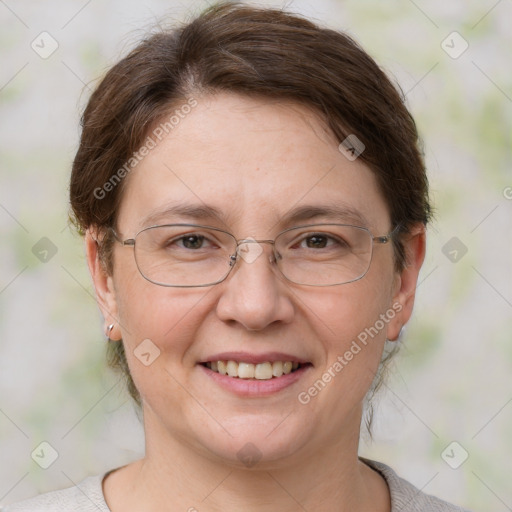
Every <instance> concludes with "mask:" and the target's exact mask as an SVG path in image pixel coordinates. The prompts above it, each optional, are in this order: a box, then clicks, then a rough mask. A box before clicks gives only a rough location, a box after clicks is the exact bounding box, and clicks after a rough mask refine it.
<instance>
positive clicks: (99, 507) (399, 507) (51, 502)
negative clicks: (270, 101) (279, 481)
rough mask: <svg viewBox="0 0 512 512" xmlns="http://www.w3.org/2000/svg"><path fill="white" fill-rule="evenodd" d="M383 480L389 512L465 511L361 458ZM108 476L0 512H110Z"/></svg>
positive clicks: (92, 479) (100, 476) (384, 467)
mask: <svg viewBox="0 0 512 512" xmlns="http://www.w3.org/2000/svg"><path fill="white" fill-rule="evenodd" d="M361 460H363V461H364V462H365V463H366V464H367V465H368V466H370V467H371V468H373V469H374V470H376V471H378V472H379V473H380V474H381V475H382V476H383V477H384V479H385V480H386V482H387V484H388V486H389V490H390V494H391V512H468V511H466V510H465V509H462V508H460V507H456V506H454V505H450V504H449V503H446V502H445V501H442V500H440V499H438V498H435V497H433V496H430V495H428V494H425V493H423V492H421V491H420V490H418V489H416V487H414V486H413V485H412V484H410V483H409V482H407V481H405V480H403V479H402V478H400V477H399V476H398V475H397V474H396V473H395V472H394V471H393V470H392V469H391V468H390V467H389V466H386V465H385V464H382V463H380V462H375V461H371V460H368V459H361ZM106 474H107V473H105V474H103V475H98V476H91V477H89V478H86V479H85V480H83V481H82V482H81V483H79V484H78V485H77V486H75V487H70V488H69V489H64V490H62V491H53V492H49V493H46V494H41V495H40V496H36V497H35V498H32V499H29V500H26V501H22V502H19V503H15V504H13V505H9V506H7V507H5V508H1V509H0V512H71V511H73V512H111V511H110V509H109V508H108V506H107V504H106V503H105V497H104V496H103V490H102V482H103V478H104V477H105V475H106Z"/></svg>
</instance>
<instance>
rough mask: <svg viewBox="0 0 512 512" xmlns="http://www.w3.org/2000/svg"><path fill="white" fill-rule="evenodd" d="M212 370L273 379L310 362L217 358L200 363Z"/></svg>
mask: <svg viewBox="0 0 512 512" xmlns="http://www.w3.org/2000/svg"><path fill="white" fill-rule="evenodd" d="M200 364H201V365H202V366H204V367H206V368H208V369H210V370H211V371H212V372H215V373H218V374H220V375H224V376H227V377H231V378H233V379H244V380H273V379H279V378H280V377H282V376H283V375H288V374H290V373H295V372H297V371H298V370H301V369H303V368H305V367H308V366H312V365H311V363H302V362H298V361H264V362H261V363H257V364H254V363H247V362H244V361H233V360H218V361H207V362H203V363H200Z"/></svg>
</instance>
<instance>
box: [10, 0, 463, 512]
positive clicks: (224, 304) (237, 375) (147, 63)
mask: <svg viewBox="0 0 512 512" xmlns="http://www.w3.org/2000/svg"><path fill="white" fill-rule="evenodd" d="M70 194H71V205H72V209H73V214H74V219H75V220H76V223H77V225H78V227H79V229H80V230H81V231H82V232H83V233H84V234H85V244H86V252H87V261H88V264H89V268H90V271H91V275H92V279H93V282H94V286H95V289H96V293H97V299H98V303H99V306H100V308H101V310H102V312H103V315H104V318H105V332H106V335H107V337H108V340H109V351H110V356H111V360H112V364H113V365H116V366H118V367H120V368H121V370H122V371H123V372H124V373H125V375H126V377H127V381H128V386H129V389H130V392H131V394H132V396H133V398H134V399H135V400H136V402H137V403H138V404H139V405H140V406H141V408H142V411H143V417H144V429H145V436H146V453H145V456H144V458H143V459H141V460H138V461H135V462H132V463H131V464H128V465H127V466H124V467H121V468H117V469H114V470H112V471H110V472H108V473H107V474H106V475H99V476H97V477H91V478H88V479H87V480H85V481H84V482H82V483H81V484H80V485H79V486H78V487H77V488H76V487H75V488H71V489H67V490H64V491H56V492H53V493H49V494H46V495H42V496H40V497H37V498H35V499H33V500H29V501H27V502H23V503H20V504H17V505H13V506H11V507H9V508H8V509H7V510H8V511H13V512H14V511H29V510H30V511H34V510H49V511H50V510H52V511H57V510H58V511H64V510H66V511H69V510H79V511H86V510H101V511H108V510H110V511H112V512H120V511H131V510H133V511H139V510H148V511H153V510H154V511H166V510H169V511H175V510H188V511H196V510H198V511H221V510H222V511H231V510H244V511H275V510H289V511H295V510H307V511H310V512H312V511H324V510H337V511H338V510H339V511H351V512H354V511H356V512H357V511H368V510H372V511H379V512H385V511H393V512H397V511H403V512H405V511H420V510H421V511H452V510H461V509H460V508H457V507H454V506H452V505H449V504H447V503H445V502H442V501H441V500H439V499H437V498H434V497H431V496H427V495H425V494H423V493H422V492H420V491H419V490H417V489H416V488H414V487H413V486H412V485H411V484H409V483H407V482H406V481H404V480H402V479H400V478H399V477H398V476H397V475H396V474H395V473H394V472H393V470H392V469H390V468H389V467H387V466H385V465H384V464H381V463H377V462H374V461H369V460H365V459H360V458H358V442H359V434H360V425H361V420H362V414H363V405H364V401H365V397H366V396H367V395H368V393H371V392H372V391H373V390H374V389H375V388H376V387H378V384H379V382H380V380H379V379H380V378H381V369H382V367H383V361H384V360H385V357H384V356H383V353H384V344H385V341H386V340H391V341H393V340H397V339H398V337H399V334H400V331H401V329H402V327H403V326H404V325H405V324H406V323H407V321H408V320H409V318H410V316H411V313H412V309H413V303H414V295H415V287H416V285H417V279H418V273H419V271H420V268H421V265H422V263H423V259H424V254H425V227H426V225H427V224H428V221H429V219H430V206H429V201H428V185H427V178H426V175H425V168H424V164H423V161H422V158H421V155H420V152H419V150H418V136H417V132H416V128H415V124H414V121H413V120H412V118H411V116H410V114H409V113H408V111H407V109H406V108H405V106H404V104H403V101H402V98H401V96H400V95H399V93H398V92H397V91H396V90H395V88H394V87H393V86H392V85H391V83H390V81H389V80H388V79H387V78H386V77H385V75H384V74H383V73H382V71H381V70H380V69H379V68H378V67H377V65H376V64H375V63H374V61H373V60H372V59H371V58H370V57H369V56H368V55H367V54H366V53H365V52H364V51H363V50H362V49H361V48H359V47H358V46H357V45H356V44H355V43H354V42H353V41H352V40H351V39H350V38H348V37H347V36H345V35H343V34H340V33H337V32H333V31H331V30H326V29H322V28H320V27H317V26H315V25H314V24H312V23H311V22H309V21H307V20H304V19H302V18H299V17H296V16H293V15H291V14H287V13H284V12H282V11H278V10H272V9H256V8H252V7H248V6H243V5H238V4H224V5H217V6H214V7H212V8H210V9H209V10H208V11H206V12H205V13H203V14H202V15H201V16H199V17H198V18H197V19H195V20H193V21H192V22H191V23H189V24H188V25H186V26H184V27H183V28H180V29H176V30H174V31H168V32H161V33H158V34H156V35H153V36H151V37H148V39H146V40H145V41H143V42H142V43H141V44H140V45H139V46H138V47H137V48H136V49H135V50H133V51H132V52H131V53H130V54H129V55H128V56H127V57H126V58H124V59H123V60H122V61H120V62H119V63H118V64H117V65H115V66H114V67H113V68H112V69H111V70H110V71H109V72H108V73H107V75H106V76H105V78H104V79H103V80H102V82H101V83H100V84H99V86H98V87H97V89H96V90H95V92H94V93H93V95H92V97H91V99H90V101H89V104H88V106H87V108H86V110H85V113H84V117H83V133H82V137H81V142H80V147H79V150H78V152H77V155H76V158H75V161H74V165H73V172H72V177H71V187H70Z"/></svg>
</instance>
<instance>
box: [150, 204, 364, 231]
mask: <svg viewBox="0 0 512 512" xmlns="http://www.w3.org/2000/svg"><path fill="white" fill-rule="evenodd" d="M176 217H180V218H181V219H190V220H192V221H201V222H205V221H209V222H211V221H217V222H219V221H220V222H222V223H223V224H225V220H226V218H225V217H226V216H225V214H224V213H223V212H222V211H221V210H219V209H218V208H216V207H215V206H213V205H207V204H192V203H183V202H177V203H171V204H168V205H166V206H165V207H164V208H163V209H160V210H155V211H153V212H151V213H150V214H149V215H148V216H146V217H144V219H143V220H142V222H141V227H149V226H154V225H157V224H159V223H161V222H167V221H169V219H171V220H172V221H173V222H174V221H175V220H176V219H175V218H176ZM318 218H325V219H332V220H336V221H343V222H353V223H356V224H357V225H361V226H362V227H367V226H368V225H369V222H368V219H367V218H366V217H365V215H364V214H363V213H362V212H360V211H359V210H357V209H355V208H353V207H352V206H349V205H347V204H343V203H341V202H339V203H336V204H332V203H331V204H322V205H315V204H305V205H300V206H297V207H295V208H292V209H291V210H289V211H288V212H286V213H285V214H284V215H283V216H282V217H281V218H280V219H279V224H280V225H285V224H296V223H298V222H303V221H308V220H313V219H318Z"/></svg>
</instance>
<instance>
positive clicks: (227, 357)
mask: <svg viewBox="0 0 512 512" xmlns="http://www.w3.org/2000/svg"><path fill="white" fill-rule="evenodd" d="M211 361H237V362H242V363H252V364H258V363H266V362H271V363H274V362H275V361H283V362H285V361H291V362H292V363H301V364H306V363H310V361H307V360H306V359H302V358H301V357H297V356H294V355H292V354H285V353H284V352H265V353H263V354H254V353H251V352H243V351H238V352H220V353H218V354H214V355H212V356H208V358H207V359H205V360H204V361H200V362H201V363H209V362H211Z"/></svg>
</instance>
